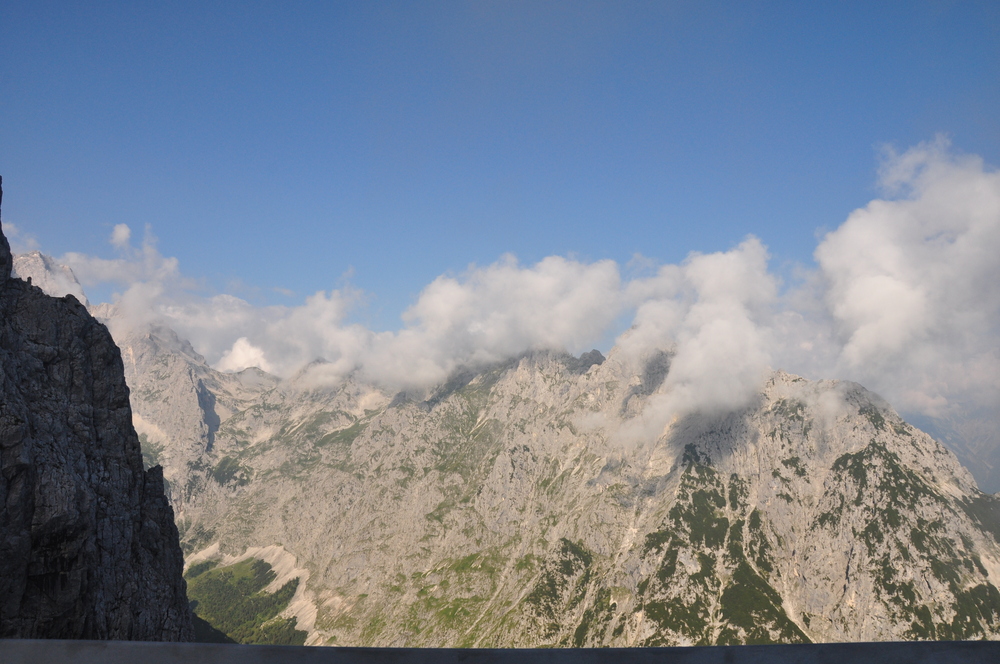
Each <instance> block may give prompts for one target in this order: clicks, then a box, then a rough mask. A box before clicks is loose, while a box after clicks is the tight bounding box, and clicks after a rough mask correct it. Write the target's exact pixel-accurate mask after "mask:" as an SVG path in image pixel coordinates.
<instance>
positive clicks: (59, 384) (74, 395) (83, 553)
mask: <svg viewBox="0 0 1000 664" xmlns="http://www.w3.org/2000/svg"><path fill="white" fill-rule="evenodd" d="M12 262H13V261H12V257H11V254H10V250H9V247H8V244H7V241H6V239H4V238H3V235H2V232H0V506H2V511H0V637H2V638H63V639H130V640H189V639H191V638H192V637H193V631H192V627H191V614H190V610H189V608H188V605H187V598H186V596H185V585H184V580H183V578H182V576H181V572H182V567H183V558H182V555H181V551H180V548H179V545H178V538H177V530H176V528H175V526H174V523H173V512H172V510H171V507H170V505H169V503H168V502H167V500H166V497H165V496H164V491H163V477H162V473H161V471H160V469H152V470H150V471H144V470H143V467H142V457H141V452H140V447H139V440H138V437H137V436H136V433H135V430H134V429H133V427H132V411H131V408H130V406H129V391H128V388H127V387H126V384H125V379H124V372H123V367H122V362H121V356H120V353H119V350H118V348H117V346H116V345H115V343H114V341H113V340H112V338H111V335H110V334H109V333H108V330H107V328H105V327H104V326H103V325H101V324H100V323H98V322H97V321H96V320H94V319H93V318H92V317H91V316H90V315H89V314H88V313H87V310H86V309H85V307H84V306H83V305H82V304H80V302H79V301H78V300H77V299H76V298H74V297H73V296H67V297H65V298H62V299H56V298H53V297H50V296H48V295H45V294H44V293H43V292H42V291H41V290H40V289H39V288H37V287H35V286H32V285H29V284H28V283H27V282H25V281H22V280H21V279H18V278H16V277H13V276H11V267H12Z"/></svg>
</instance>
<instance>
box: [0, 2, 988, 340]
mask: <svg viewBox="0 0 1000 664" xmlns="http://www.w3.org/2000/svg"><path fill="white" fill-rule="evenodd" d="M998 108H1000V5H998V4H997V3H991V2H951V3H949V2H933V3H930V2H927V3H925V2H898V3H868V2H866V3H800V2H792V3H704V2H658V3H544V2H525V3H491V2H475V3H464V2H454V3H333V2H318V3H306V2H302V3H278V2H241V3H235V2H231V3H221V2H191V3H186V2H161V3H151V2H148V3H133V2H129V3H115V2H100V3H64V2H54V3H53V2H45V1H40V0H32V1H31V2H20V1H18V0H5V1H4V2H3V3H2V5H0V173H2V174H3V176H4V179H5V184H6V187H5V188H6V194H7V195H6V197H5V201H4V218H5V220H7V221H9V222H12V223H14V224H16V225H17V227H18V228H19V229H20V230H21V231H22V232H23V233H28V234H30V235H32V236H34V237H35V238H36V239H37V241H38V243H39V246H40V247H41V248H42V249H43V250H45V251H46V252H48V253H51V254H54V255H60V254H62V253H64V252H68V251H78V252H85V253H89V254H94V255H105V256H112V255H113V254H114V252H113V249H112V248H111V247H110V246H109V245H108V243H107V238H108V236H109V234H110V232H111V229H112V227H113V226H114V225H116V224H121V223H125V224H128V225H130V226H131V227H132V228H133V230H134V231H135V233H136V234H137V235H138V234H141V232H142V231H141V229H142V228H143V227H144V225H145V224H149V225H150V226H151V228H152V232H153V233H154V234H155V235H156V236H157V237H158V238H159V248H160V250H161V252H162V253H163V254H164V255H167V256H175V257H177V258H178V260H179V261H180V266H181V269H182V270H183V272H184V273H185V274H186V275H188V276H191V277H194V278H197V279H201V280H203V283H204V284H205V287H206V288H207V289H208V290H210V291H230V292H233V293H235V294H238V295H240V296H242V297H245V298H249V299H251V300H253V301H255V302H262V303H268V302H275V303H288V304H292V303H297V302H301V301H302V299H303V298H304V297H305V296H306V295H308V294H311V293H313V292H315V291H317V290H321V289H330V288H333V287H336V286H338V285H340V284H342V283H343V282H342V277H343V275H344V274H345V273H346V272H347V271H348V270H349V269H353V274H352V276H351V277H350V281H351V283H353V284H354V285H355V286H356V287H358V288H360V289H362V290H364V291H365V292H366V293H368V298H369V306H368V308H367V309H365V310H363V311H361V313H360V314H359V315H360V316H361V317H362V318H363V319H364V320H365V322H366V323H367V324H368V325H370V326H373V327H375V328H379V329H394V328H396V327H398V326H399V325H400V322H399V318H398V317H399V314H400V313H401V312H402V311H403V310H404V309H405V308H406V307H407V306H408V305H410V304H411V303H412V302H414V301H415V299H416V297H417V295H418V294H419V292H420V290H421V289H422V288H424V286H426V285H427V284H428V283H430V282H431V281H432V280H433V279H434V278H435V277H436V276H438V275H440V274H444V273H451V274H459V273H461V272H462V271H463V270H464V269H465V268H466V267H467V266H468V265H469V264H470V263H477V264H479V265H486V264H490V263H493V262H494V261H496V260H497V259H498V258H499V257H500V256H501V255H502V254H504V253H505V252H512V253H513V254H515V255H516V256H517V257H518V258H519V259H520V261H521V262H522V264H528V265H530V264H533V263H535V262H537V261H539V260H540V259H542V258H544V257H545V256H549V255H560V256H571V257H576V258H579V259H581V260H585V261H594V260H597V259H602V258H610V259H613V260H615V261H617V262H618V263H619V264H620V265H622V266H623V269H625V268H624V266H625V265H626V264H627V263H628V261H629V260H630V258H631V257H632V256H633V254H635V253H637V252H638V253H641V254H643V255H646V256H648V257H651V258H653V259H655V260H657V261H661V262H677V261H680V260H682V259H683V258H684V256H686V255H687V253H688V252H690V251H692V250H697V251H701V252H713V251H722V250H727V249H730V248H732V247H733V246H735V245H737V244H738V243H739V242H740V241H741V240H742V239H743V238H744V237H745V236H746V235H747V234H749V233H753V234H755V235H756V236H758V237H759V238H760V239H761V240H762V242H763V243H764V244H765V245H767V247H768V248H769V249H770V252H771V255H772V261H771V262H772V266H773V268H774V269H776V270H777V271H778V272H779V273H784V272H783V270H784V271H787V266H788V265H789V264H791V263H794V262H803V263H809V262H811V260H812V258H811V256H812V252H813V250H814V249H815V247H816V244H817V232H818V230H819V229H827V230H829V229H833V228H836V227H837V226H839V225H840V224H841V223H842V222H843V221H844V219H845V218H846V217H847V215H848V214H849V213H850V211H851V210H853V209H855V208H857V207H859V206H862V205H864V204H865V203H866V202H867V201H869V200H871V199H872V198H874V197H876V195H877V193H878V192H877V191H876V188H875V184H876V171H877V168H878V164H879V161H878V159H879V149H880V146H881V145H882V144H884V143H889V144H893V145H895V146H897V147H898V148H899V149H900V150H904V149H906V148H908V147H910V146H913V145H915V144H917V143H919V142H921V141H927V140H931V139H933V138H934V136H935V135H936V134H938V133H944V134H946V135H948V136H950V137H951V140H952V143H953V145H954V147H955V149H956V150H959V151H965V152H970V153H975V154H979V155H982V156H983V157H984V158H985V159H986V161H987V162H988V163H993V164H996V163H1000V122H998V121H997V113H996V111H997V109H998ZM275 287H278V288H283V289H289V290H291V291H293V292H294V295H292V296H289V295H283V294H280V293H278V292H275V291H274V290H272V289H273V288H275Z"/></svg>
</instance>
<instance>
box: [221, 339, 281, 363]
mask: <svg viewBox="0 0 1000 664" xmlns="http://www.w3.org/2000/svg"><path fill="white" fill-rule="evenodd" d="M248 367H258V368H260V369H263V370H264V371H272V367H271V363H270V362H268V361H267V358H266V357H265V356H264V350H263V349H262V348H259V347H257V346H254V345H253V344H252V343H250V341H249V340H247V338H246V337H240V338H239V339H237V340H236V342H235V343H233V347H232V348H230V349H229V350H227V351H226V352H225V353H224V354H223V355H222V359H220V360H219V362H218V364H216V368H217V369H219V370H220V371H242V370H243V369H246V368H248Z"/></svg>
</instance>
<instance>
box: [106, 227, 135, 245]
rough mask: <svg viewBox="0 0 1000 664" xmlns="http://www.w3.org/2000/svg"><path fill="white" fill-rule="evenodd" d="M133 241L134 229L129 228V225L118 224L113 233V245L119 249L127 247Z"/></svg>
mask: <svg viewBox="0 0 1000 664" xmlns="http://www.w3.org/2000/svg"><path fill="white" fill-rule="evenodd" d="M131 239H132V229H131V228H129V227H128V224H117V225H115V227H114V229H113V230H112V231H111V244H112V245H114V246H115V247H117V248H119V249H124V248H125V247H127V246H128V243H129V240H131Z"/></svg>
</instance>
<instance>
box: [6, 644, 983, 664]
mask: <svg viewBox="0 0 1000 664" xmlns="http://www.w3.org/2000/svg"><path fill="white" fill-rule="evenodd" d="M47 662H54V663H64V662H65V663H66V664H175V663H179V662H184V663H186V664H431V663H433V664H654V663H655V664H792V663H799V662H802V663H805V662H816V663H818V664H845V663H846V664H869V663H870V664H953V663H954V664H959V663H961V664H980V663H982V664H998V663H1000V641H921V642H913V641H907V642H888V643H820V644H811V645H779V646H709V647H698V648H604V649H560V650H513V649H468V650H463V649H450V648H447V649H431V648H323V647H304V646H302V647H299V646H241V645H220V644H207V643H142V642H136V641H58V640H27V639H5V640H0V663H2V664H36V663H47Z"/></svg>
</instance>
